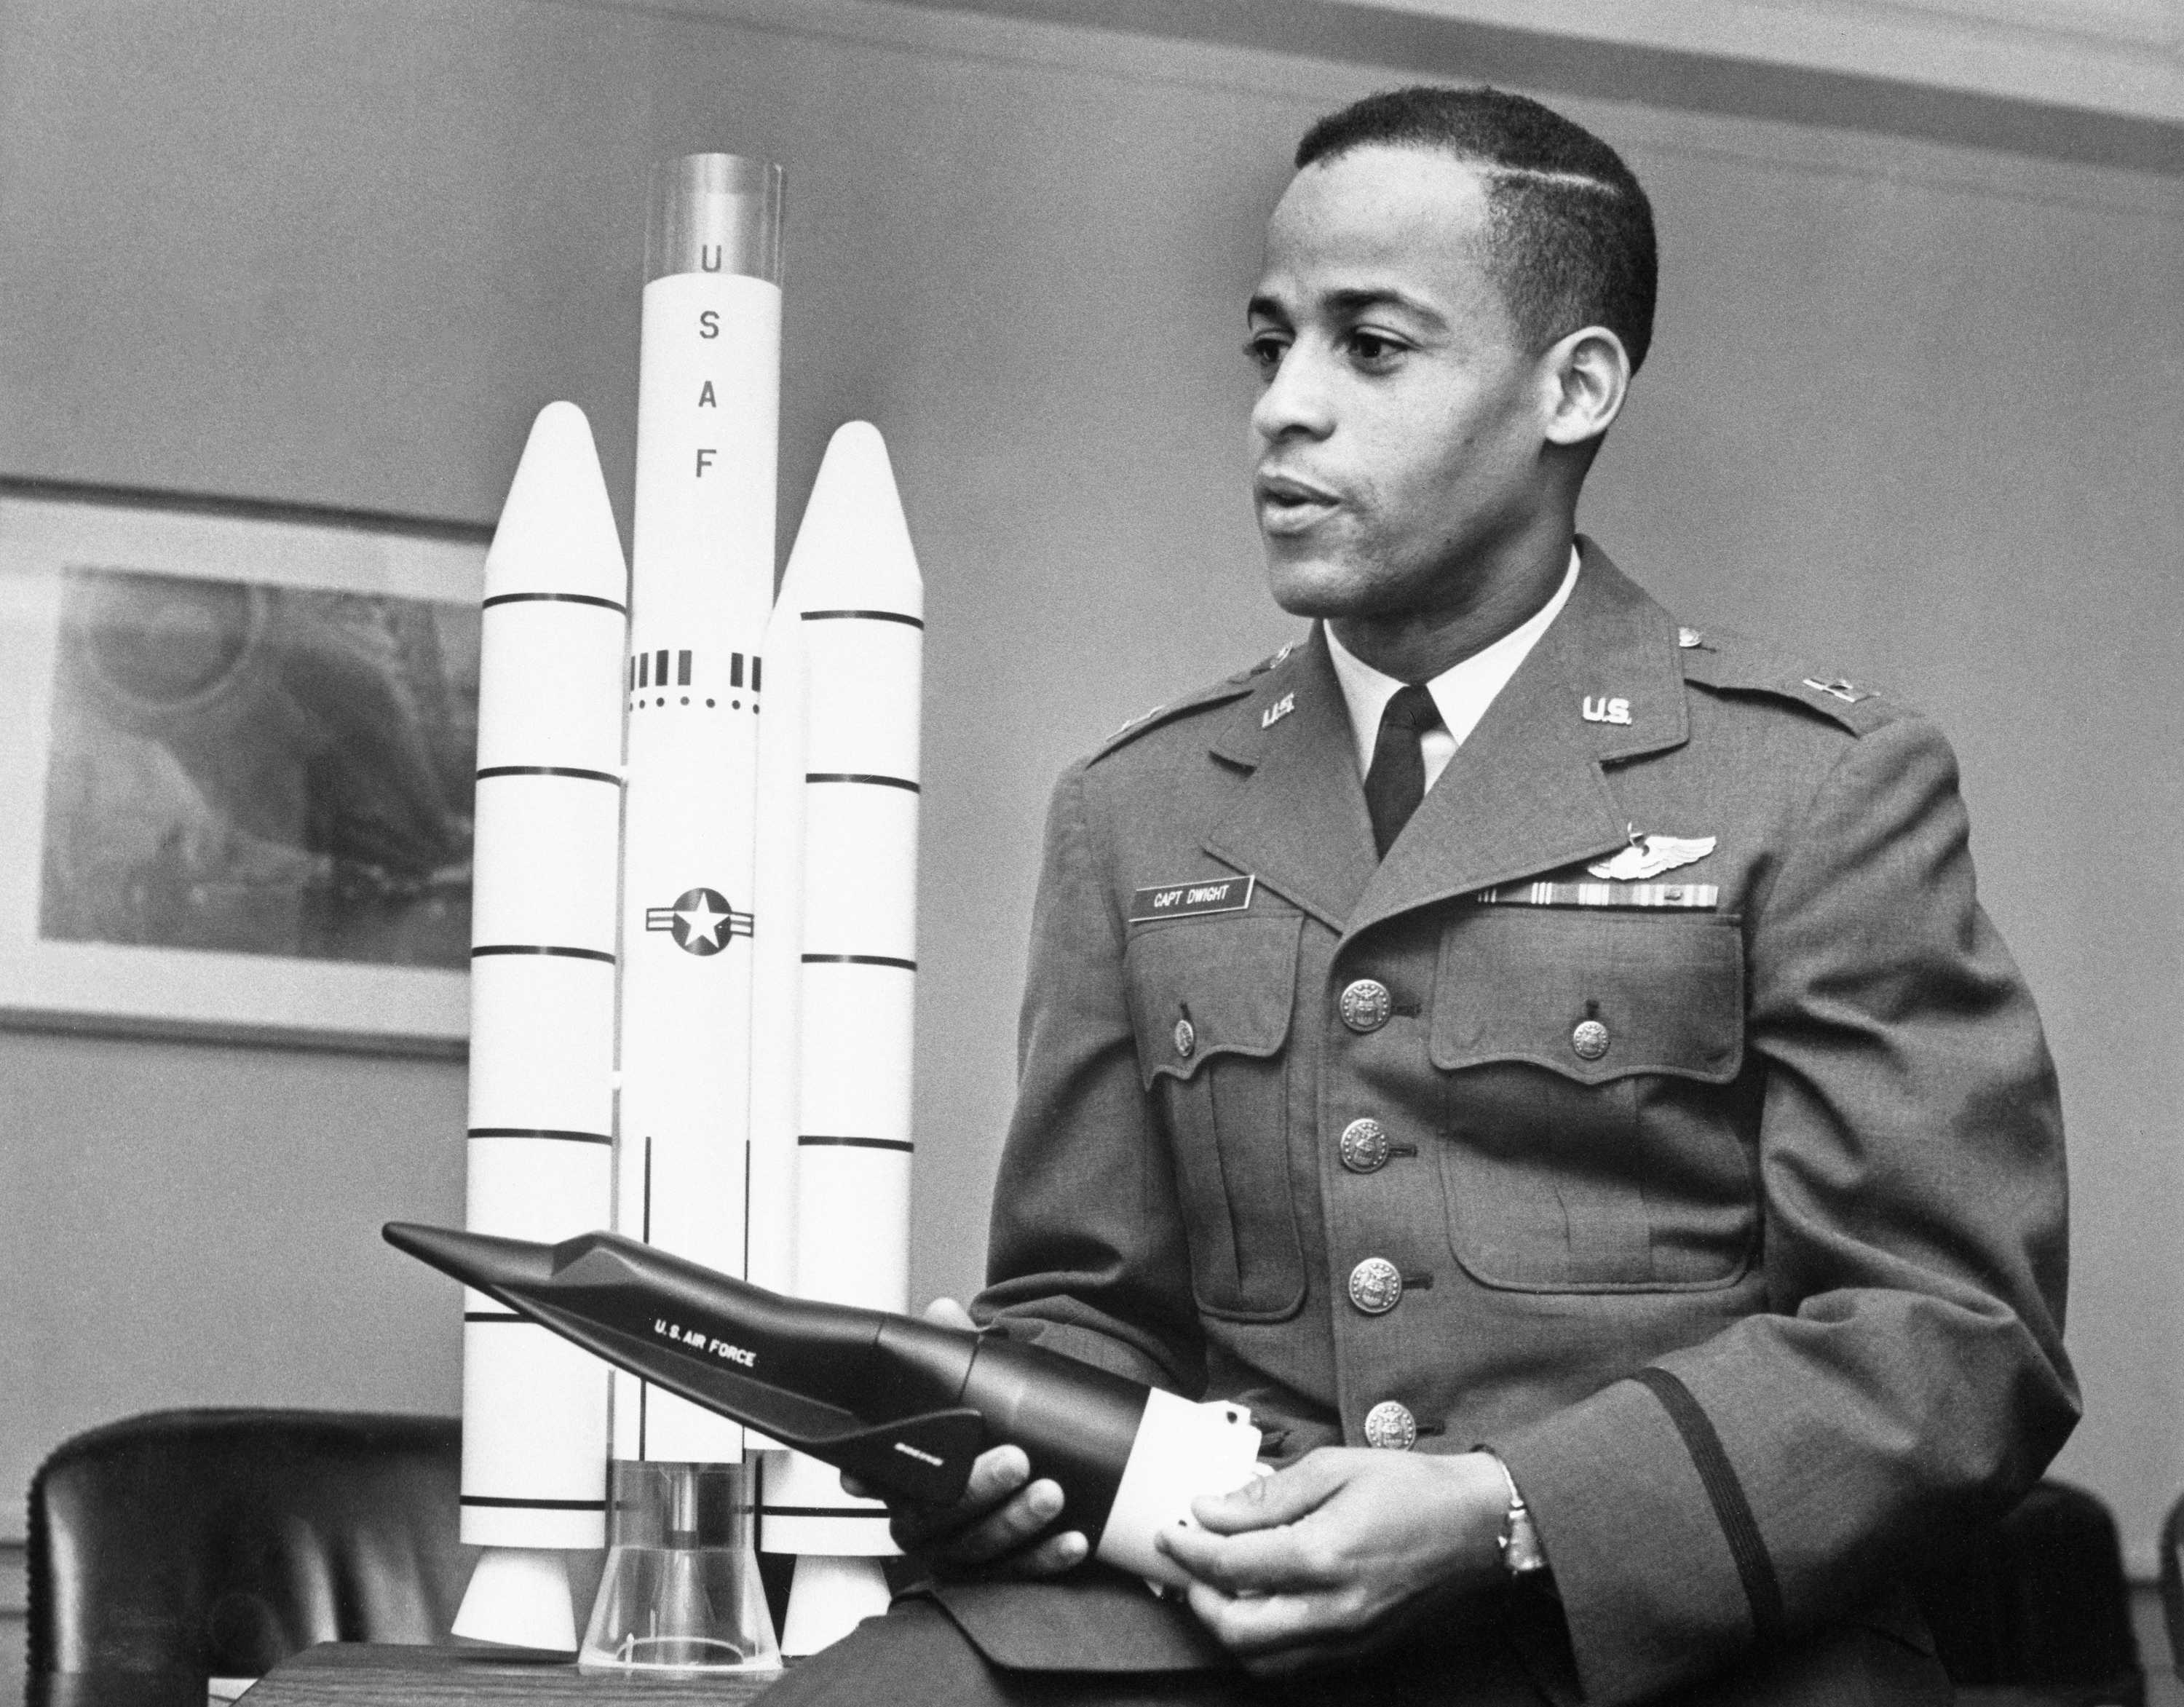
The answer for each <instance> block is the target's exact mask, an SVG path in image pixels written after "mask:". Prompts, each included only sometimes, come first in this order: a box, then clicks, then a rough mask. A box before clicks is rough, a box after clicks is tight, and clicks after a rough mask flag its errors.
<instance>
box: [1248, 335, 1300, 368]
mask: <svg viewBox="0 0 2184 1707" xmlns="http://www.w3.org/2000/svg"><path fill="white" fill-rule="evenodd" d="M1289 347H1290V346H1289V340H1288V339H1287V338H1284V337H1281V336H1278V335H1276V334H1275V333H1273V332H1254V333H1253V334H1252V335H1251V336H1250V337H1248V338H1246V339H1245V340H1244V354H1245V358H1246V359H1248V360H1249V361H1250V362H1251V365H1252V366H1254V367H1256V369H1258V370H1259V372H1260V374H1261V375H1266V376H1270V375H1272V374H1273V371H1274V370H1275V369H1276V368H1278V367H1279V366H1280V365H1281V364H1282V354H1283V353H1284V351H1285V350H1287V349H1288V348H1289Z"/></svg>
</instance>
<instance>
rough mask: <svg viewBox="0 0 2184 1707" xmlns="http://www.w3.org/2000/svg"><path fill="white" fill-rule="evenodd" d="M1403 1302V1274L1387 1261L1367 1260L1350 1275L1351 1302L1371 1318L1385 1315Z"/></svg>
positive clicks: (1377, 1258) (1382, 1258)
mask: <svg viewBox="0 0 2184 1707" xmlns="http://www.w3.org/2000/svg"><path fill="white" fill-rule="evenodd" d="M1402 1301H1403V1272H1402V1271H1401V1269H1399V1268H1397V1267H1396V1265H1395V1264H1393V1263H1391V1262H1390V1261H1389V1260H1388V1259H1387V1258H1385V1257H1368V1258H1366V1259H1365V1260H1364V1261H1363V1262H1362V1263H1360V1264H1358V1265H1357V1267H1356V1268H1354V1269H1352V1270H1351V1271H1350V1302H1351V1303H1352V1304H1356V1305H1357V1308H1358V1309H1362V1311H1364V1312H1365V1314H1366V1315H1386V1314H1387V1313H1388V1312H1389V1311H1390V1310H1391V1309H1395V1307H1396V1305H1397V1304H1401V1302H1402Z"/></svg>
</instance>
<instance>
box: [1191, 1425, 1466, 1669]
mask: <svg viewBox="0 0 2184 1707" xmlns="http://www.w3.org/2000/svg"><path fill="white" fill-rule="evenodd" d="M1508 1510H1509V1491H1508V1486H1507V1483H1506V1482H1504V1481H1503V1480H1502V1471H1501V1470H1500V1468H1499V1466H1497V1465H1496V1464H1495V1462H1494V1460H1492V1459H1491V1458H1490V1457H1489V1456H1487V1455H1486V1454H1485V1453H1479V1452H1473V1453H1465V1454H1462V1455H1461V1456H1458V1457H1439V1456H1433V1455H1429V1454H1412V1453H1394V1452H1375V1451H1370V1450H1362V1449H1358V1448H1334V1447H1324V1448H1321V1449H1320V1450H1318V1451H1317V1452H1313V1453H1311V1454H1307V1456H1306V1457H1304V1458H1302V1459H1300V1460H1298V1461H1297V1462H1296V1463H1295V1464H1294V1465H1290V1468H1288V1469H1287V1470H1284V1471H1278V1472H1276V1473H1275V1474H1274V1475H1273V1476H1262V1477H1260V1478H1259V1479H1258V1480H1257V1481H1256V1482H1251V1483H1250V1484H1248V1485H1247V1486H1245V1487H1240V1488H1239V1489H1237V1490H1236V1492H1235V1493H1228V1494H1222V1495H1219V1496H1217V1497H1216V1498H1206V1499H1200V1500H1197V1501H1195V1502H1194V1503H1193V1504H1192V1506H1191V1515H1193V1516H1195V1518H1196V1519H1197V1520H1198V1521H1199V1522H1200V1523H1201V1524H1202V1525H1204V1526H1205V1527H1204V1528H1203V1529H1202V1530H1193V1529H1180V1528H1178V1529H1168V1530H1164V1531H1162V1533H1161V1536H1160V1539H1159V1543H1158V1544H1159V1546H1160V1548H1161V1549H1162V1551H1163V1552H1165V1553H1167V1554H1168V1555H1169V1556H1170V1557H1171V1558H1173V1559H1174V1560H1176V1561H1177V1562H1178V1564H1180V1565H1182V1566H1183V1567H1184V1570H1186V1571H1189V1572H1190V1574H1191V1576H1194V1577H1195V1578H1196V1579H1197V1581H1196V1582H1194V1583H1193V1584H1192V1585H1191V1588H1190V1609H1191V1610H1192V1611H1194V1612H1195V1613H1196V1614H1197V1615H1198V1616H1199V1618H1200V1620H1201V1621H1203V1622H1204V1623H1205V1625H1206V1627H1207V1628H1208V1629H1209V1630H1211V1631H1212V1632H1213V1634H1214V1635H1215V1636H1216V1637H1218V1638H1219V1639H1220V1641H1221V1642H1222V1643H1223V1645H1224V1646H1226V1647H1227V1648H1228V1649H1229V1650H1230V1651H1231V1652H1232V1653H1234V1654H1235V1655H1236V1656H1237V1657H1238V1658H1239V1659H1240V1660H1242V1661H1243V1662H1244V1664H1245V1666H1246V1667H1248V1668H1249V1669H1250V1670H1251V1671H1255V1672H1257V1673H1260V1674H1261V1675H1273V1674H1276V1673H1281V1672H1288V1671H1297V1670H1301V1669H1302V1668H1304V1667H1307V1666H1311V1665H1324V1664H1327V1663H1329V1662H1331V1661H1334V1660H1343V1659H1348V1658H1351V1657H1353V1656H1355V1655H1357V1654H1364V1653H1369V1652H1371V1651H1372V1650H1373V1649H1377V1648H1381V1647H1385V1646H1386V1645H1387V1644H1388V1643H1390V1642H1392V1641H1394V1640H1395V1639H1396V1638H1397V1637H1399V1636H1401V1634H1402V1633H1403V1632H1405V1631H1407V1629H1408V1628H1409V1627H1410V1626H1412V1624H1413V1623H1414V1622H1415V1621H1416V1620H1417V1619H1418V1617H1419V1616H1420V1615H1423V1614H1424V1613H1425V1612H1426V1611H1428V1610H1429V1609H1431V1608H1432V1607H1434V1606H1436V1605H1440V1604H1446V1603H1447V1602H1449V1601H1451V1600H1453V1599H1456V1598H1457V1596H1459V1595H1462V1594H1464V1593H1471V1592H1474V1591H1477V1590H1479V1589H1484V1588H1490V1587H1493V1586H1494V1585H1495V1584H1496V1583H1497V1582H1501V1581H1502V1580H1503V1571H1502V1562H1501V1549H1500V1548H1499V1547H1498V1545H1497V1544H1496V1543H1497V1542H1498V1540H1499V1538H1500V1536H1501V1533H1502V1524H1503V1522H1504V1521H1505V1520H1506V1518H1507V1515H1508Z"/></svg>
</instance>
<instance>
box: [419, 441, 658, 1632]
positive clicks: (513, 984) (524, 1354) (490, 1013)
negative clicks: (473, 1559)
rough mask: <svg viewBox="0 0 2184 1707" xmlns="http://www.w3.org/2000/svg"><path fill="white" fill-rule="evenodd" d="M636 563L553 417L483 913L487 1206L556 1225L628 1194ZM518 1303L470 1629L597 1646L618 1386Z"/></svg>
mask: <svg viewBox="0 0 2184 1707" xmlns="http://www.w3.org/2000/svg"><path fill="white" fill-rule="evenodd" d="M626 580H627V575H626V572H625V570H624V569H623V566H622V556H621V538H620V537H619V536H618V535H617V534H616V531H615V521H614V513H613V511H612V509H610V508H609V506H608V503H607V493H606V487H605V484H604V481H602V480H601V478H600V475H599V458H598V454H597V453H596V452H595V451H594V449H593V444H592V434H591V428H590V427H589V425H588V424H587V423H586V421H585V420H584V417H583V414H582V412H581V411H580V410H578V409H577V408H576V407H575V406H574V405H572V404H570V403H553V404H550V405H549V406H548V407H547V408H546V409H544V410H543V412H542V413H541V414H539V416H538V420H537V422H536V424H535V425H533V426H532V430H531V437H530V442H528V443H527V444H526V446H525V448H524V452H523V459H522V461H521V464H519V465H518V467H517V469H516V474H515V483H514V485H513V487H511V488H510V492H509V495H508V503H507V505H506V507H505V508H504V509H503V511H502V513H501V519H500V525H499V528H498V529H497V530H496V531H495V532H494V535H493V548H492V549H491V551H490V552H489V553H487V557H486V567H485V595H484V609H483V611H482V615H481V618H480V631H481V635H480V656H479V663H478V755H477V760H478V770H477V787H476V864H475V867H474V870H475V890H474V892H475V901H474V904H473V906H472V909H471V943H472V947H471V1049H470V1120H469V1139H468V1143H467V1150H468V1173H469V1183H468V1192H467V1197H468V1204H467V1211H466V1220H467V1224H468V1226H470V1228H471V1231H472V1232H480V1233H490V1234H498V1235H500V1236H503V1237H518V1238H540V1239H557V1238H565V1237H568V1236H569V1235H570V1234H571V1233H574V1232H580V1231H582V1230H583V1229H584V1228H586V1227H588V1226H596V1225H597V1224H598V1223H599V1220H600V1218H601V1216H602V1215H604V1214H606V1213H607V1212H609V1210H610V1207H611V1204H612V1194H611V1187H612V1182H611V1176H610V1159H611V1150H610V1146H611V1144H612V1143H613V1131H614V1124H613V1116H614V1095H613V1073H614V1010H615V874H616V861H617V842H618V838H619V835H620V831H621V708H620V706H619V704H618V703H617V698H618V691H617V682H618V680H619V678H620V676H621V669H622V658H623V642H624V620H625V619H624V611H623V603H622V601H623V599H624V598H625V597H626V596H627V592H626V587H625V585H624V583H625V581H626ZM570 1349H571V1348H569V1347H568V1346H567V1345H566V1344H565V1343H562V1342H560V1341H559V1340H557V1339H555V1338H554V1337H553V1336H552V1335H550V1334H548V1333H546V1332H544V1331H543V1330H542V1329H540V1328H539V1327H538V1326H535V1325H533V1324H532V1323H531V1322H530V1321H526V1320H525V1319H524V1318H523V1317H521V1316H520V1315H515V1314H512V1313H511V1312H510V1310H509V1309H508V1308H507V1307H506V1306H505V1305H503V1304H497V1303H495V1302H494V1301H493V1300H492V1299H490V1298H484V1297H477V1298H472V1299H471V1300H470V1301H469V1302H468V1303H467V1304H466V1306H465V1309H464V1313H463V1463H462V1525H461V1533H462V1539H463V1541H464V1542H465V1543H466V1544H468V1545H471V1546H477V1547H482V1548H484V1549H486V1552H485V1553H484V1554H483V1556H482V1558H481V1559H480V1560H479V1562H478V1565H477V1567H476V1571H475V1573H474V1574H473V1576H472V1577H471V1585H470V1589H469V1592H468V1593H467V1594H466V1595H465V1599H464V1602H463V1606H462V1610H461V1611H460V1614H459V1615H458V1616H457V1618H456V1620H455V1625H454V1630H455V1633H456V1634H457V1635H460V1636H478V1637H487V1638H489V1639H495V1640H500V1641H506V1642H514V1643H521V1644H522V1645H525V1646H529V1647H537V1648H549V1649H561V1650H568V1649H574V1648H575V1647H576V1645H577V1639H576V1623H575V1613H574V1610H573V1609H572V1608H571V1604H570V1598H569V1597H570V1591H569V1582H568V1578H567V1574H566V1571H565V1567H564V1564H563V1560H564V1559H565V1554H566V1551H567V1550H571V1549H590V1548H597V1547H599V1546H601V1545H603V1544H604V1538H605V1518H604V1511H605V1501H604V1476H603V1474H602V1468H601V1465H602V1460H603V1459H604V1455H605V1450H606V1419H607V1408H606V1399H607V1393H606V1386H605V1383H604V1381H603V1380H602V1378H601V1375H600V1371H599V1368H598V1366H597V1365H596V1364H594V1363H593V1361H592V1359H588V1358H584V1357H582V1356H578V1357H575V1358H571V1355H570Z"/></svg>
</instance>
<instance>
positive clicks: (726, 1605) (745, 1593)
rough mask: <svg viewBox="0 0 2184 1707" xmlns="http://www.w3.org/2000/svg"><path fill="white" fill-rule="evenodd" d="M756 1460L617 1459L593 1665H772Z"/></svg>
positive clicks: (589, 1635)
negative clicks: (759, 1546) (758, 1543)
mask: <svg viewBox="0 0 2184 1707" xmlns="http://www.w3.org/2000/svg"><path fill="white" fill-rule="evenodd" d="M754 1469H755V1465H751V1464H749V1463H748V1462H746V1463H744V1464H642V1463H637V1462H633V1461H630V1460H616V1463H615V1465H614V1468H613V1476H612V1480H611V1484H610V1489H609V1493H608V1498H607V1562H606V1571H605V1574H604V1576H601V1578H600V1579H599V1599H598V1600H597V1601H596V1602H595V1603H594V1604H593V1607H592V1621H591V1626H590V1627H589V1628H588V1629H587V1630H586V1631H585V1632H584V1645H583V1647H582V1649H581V1650H580V1651H579V1652H578V1654H577V1665H579V1666H581V1667H582V1668H583V1669H585V1670H587V1671H593V1670H611V1671H675V1672H704V1671H779V1670H780V1669H781V1652H780V1649H779V1648H778V1647H777V1645H776V1643H775V1642H774V1635H773V1621H772V1618H771V1617H770V1616H769V1615H768V1614H767V1612H766V1593H765V1591H764V1589H763V1588H762V1587H760V1582H759V1575H758V1555H757V1554H755V1552H754V1551H753V1550H752V1548H751V1487H752V1481H753V1475H752V1472H753V1471H754Z"/></svg>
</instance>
